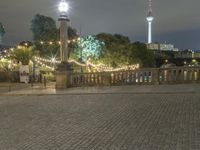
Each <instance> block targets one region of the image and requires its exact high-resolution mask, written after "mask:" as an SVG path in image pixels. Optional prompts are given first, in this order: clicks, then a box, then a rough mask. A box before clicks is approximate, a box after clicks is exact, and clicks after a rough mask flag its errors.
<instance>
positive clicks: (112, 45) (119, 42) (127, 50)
mask: <svg viewBox="0 0 200 150" xmlns="http://www.w3.org/2000/svg"><path fill="white" fill-rule="evenodd" d="M96 37H97V39H99V40H100V41H103V42H104V43H105V47H104V49H103V52H102V56H101V61H102V62H104V63H106V64H107V65H111V66H112V67H117V66H122V65H131V64H136V63H139V64H140V65H141V66H142V67H152V66H154V62H155V61H154V55H153V53H152V52H151V51H149V50H147V47H146V45H145V44H144V43H139V42H136V43H131V42H130V40H129V38H128V37H126V36H123V35H119V34H114V35H112V34H107V33H101V34H98V35H97V36H96Z"/></svg>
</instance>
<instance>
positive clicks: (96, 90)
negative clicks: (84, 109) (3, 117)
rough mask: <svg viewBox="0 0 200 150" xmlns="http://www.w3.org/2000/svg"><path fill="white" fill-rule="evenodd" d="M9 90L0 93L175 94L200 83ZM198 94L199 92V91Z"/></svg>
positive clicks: (191, 90)
mask: <svg viewBox="0 0 200 150" xmlns="http://www.w3.org/2000/svg"><path fill="white" fill-rule="evenodd" d="M22 87H23V88H19V89H16V88H15V90H11V91H8V90H7V91H4V92H1V95H57V94H58V95H62V94H112V93H113V94H131V93H132V94H176V93H197V94H198V93H199V91H200V84H178V85H132V86H112V87H111V86H104V87H101V86H99V87H79V88H68V89H63V90H58V89H55V83H48V84H47V86H46V87H44V85H43V84H35V85H33V86H31V85H24V86H22ZM199 94H200V93H199Z"/></svg>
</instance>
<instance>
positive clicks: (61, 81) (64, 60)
mask: <svg viewBox="0 0 200 150" xmlns="http://www.w3.org/2000/svg"><path fill="white" fill-rule="evenodd" d="M59 21H60V59H61V64H59V65H58V66H57V69H56V88H57V89H65V88H68V87H70V75H71V73H72V72H73V70H72V66H71V64H69V63H68V57H69V49H68V23H69V19H68V17H67V15H65V14H62V15H60V18H59Z"/></svg>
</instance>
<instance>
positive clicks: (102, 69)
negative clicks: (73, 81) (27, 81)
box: [35, 57, 140, 72]
mask: <svg viewBox="0 0 200 150" xmlns="http://www.w3.org/2000/svg"><path fill="white" fill-rule="evenodd" d="M35 60H36V61H37V62H40V64H43V65H46V64H45V63H51V64H52V63H54V64H59V63H61V61H56V59H55V58H54V59H51V60H49V59H45V58H40V57H35ZM43 62H44V63H43ZM69 63H74V64H76V65H78V66H81V67H87V68H88V70H89V71H91V67H92V68H94V69H96V70H97V71H98V72H114V71H127V70H135V69H138V68H139V67H140V66H139V64H134V65H129V66H121V67H119V68H113V67H109V66H106V65H105V64H102V63H100V64H97V65H96V64H93V63H92V62H90V61H87V62H86V64H82V63H80V62H78V61H76V60H74V59H71V60H69ZM49 67H50V66H49ZM51 68H54V67H51Z"/></svg>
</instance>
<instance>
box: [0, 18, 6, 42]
mask: <svg viewBox="0 0 200 150" xmlns="http://www.w3.org/2000/svg"><path fill="white" fill-rule="evenodd" d="M5 33H6V32H5V29H4V26H3V24H2V23H1V22H0V43H1V40H2V38H3V36H4V35H5Z"/></svg>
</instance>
